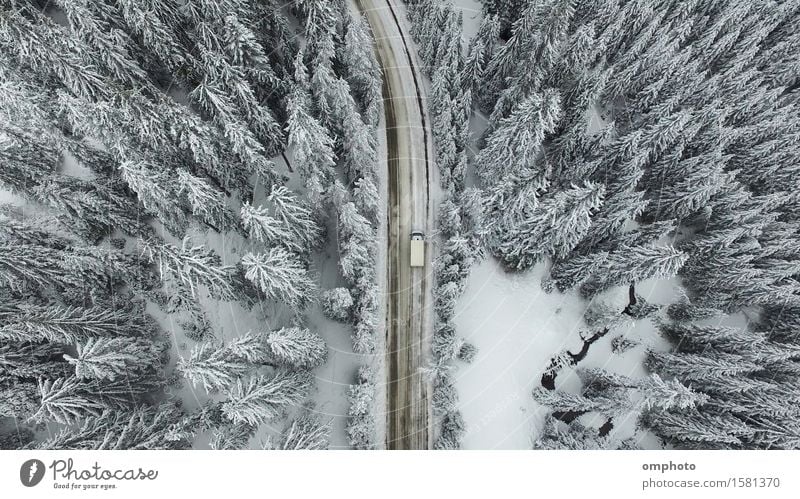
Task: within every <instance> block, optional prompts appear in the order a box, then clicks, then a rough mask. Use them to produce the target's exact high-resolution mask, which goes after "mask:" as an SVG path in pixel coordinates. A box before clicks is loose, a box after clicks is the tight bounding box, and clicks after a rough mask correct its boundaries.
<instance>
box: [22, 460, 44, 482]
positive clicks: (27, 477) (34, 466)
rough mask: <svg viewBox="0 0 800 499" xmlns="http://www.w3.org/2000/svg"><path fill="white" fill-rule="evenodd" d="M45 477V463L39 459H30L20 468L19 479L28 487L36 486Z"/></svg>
mask: <svg viewBox="0 0 800 499" xmlns="http://www.w3.org/2000/svg"><path fill="white" fill-rule="evenodd" d="M42 478H44V463H43V462H41V461H39V460H38V459H28V460H27V461H25V462H24V463H22V466H21V467H20V468H19V481H20V482H22V485H24V486H26V487H35V486H37V485H39V482H41V481H42Z"/></svg>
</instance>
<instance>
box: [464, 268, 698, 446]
mask: <svg viewBox="0 0 800 499" xmlns="http://www.w3.org/2000/svg"><path fill="white" fill-rule="evenodd" d="M545 273H546V264H545V263H541V264H539V265H537V266H536V267H534V268H533V269H532V270H530V271H528V272H526V273H522V274H511V273H506V272H505V271H504V270H503V269H502V267H501V266H500V264H499V263H497V262H496V261H495V260H494V259H492V258H488V259H486V260H484V261H483V262H481V263H480V264H479V265H476V266H475V267H474V268H473V269H472V273H471V275H470V278H469V280H468V282H467V289H466V291H465V293H464V296H463V297H462V298H461V300H460V301H459V304H458V307H457V308H456V317H455V320H454V322H455V324H456V328H457V331H458V333H459V334H460V335H461V336H463V337H464V338H465V339H466V340H467V341H470V342H472V343H474V344H475V346H477V347H478V354H477V356H476V357H475V360H474V361H473V363H472V364H470V365H464V364H462V365H461V366H460V367H459V369H458V370H457V371H456V373H455V376H456V380H457V381H456V386H457V388H458V392H459V397H460V407H459V408H460V409H461V411H462V413H463V415H464V420H465V422H466V425H467V432H466V435H465V437H464V440H463V447H464V448H466V449H528V448H530V447H531V442H532V439H533V438H534V437H535V435H536V432H537V431H538V430H539V429H540V428H541V424H542V422H543V418H544V416H545V414H546V409H544V408H543V407H541V406H539V405H538V404H537V403H535V402H534V400H533V398H532V397H531V391H532V390H533V389H534V388H536V387H539V386H541V385H540V383H541V377H542V373H543V372H544V370H545V368H546V367H547V365H548V363H549V362H550V359H551V358H552V357H553V356H555V355H557V354H558V353H560V352H562V351H563V350H565V349H566V350H569V351H571V352H573V353H577V352H578V351H579V350H580V348H581V346H582V340H581V337H580V333H581V332H582V331H584V332H586V331H590V332H593V331H592V330H591V329H590V328H589V326H588V325H587V324H586V323H585V321H584V319H583V314H584V312H585V311H586V309H587V308H588V306H589V305H590V304H591V302H590V301H587V300H584V299H583V298H581V297H580V296H579V295H578V294H577V292H575V291H570V292H568V293H563V294H562V293H558V292H557V291H554V292H552V293H549V294H548V293H545V292H544V291H543V290H542V289H541V286H540V283H541V280H542V277H543V276H544V275H545ZM636 290H637V293H638V294H639V295H640V296H642V297H644V298H645V299H646V300H647V301H649V302H651V303H656V304H662V305H666V304H669V303H674V302H676V301H678V300H679V299H680V297H681V296H682V289H681V286H680V282H679V280H678V279H669V280H660V281H659V280H649V281H644V282H642V283H640V284H639V285H638V286H637V288H636ZM594 300H597V301H602V302H603V303H607V304H609V305H615V306H618V307H619V308H620V310H621V309H622V308H624V306H625V304H626V303H627V288H623V287H618V288H614V289H611V290H609V291H607V292H605V293H602V294H601V295H599V296H598V297H596V298H595V299H594ZM620 335H624V336H625V337H626V338H627V339H629V340H632V341H634V342H636V343H637V345H636V346H635V347H633V348H632V349H630V350H628V351H626V352H624V353H622V354H617V353H614V352H613V351H612V347H611V342H612V340H613V339H614V338H615V337H617V336H620ZM668 346H669V345H668V344H667V342H666V340H664V339H663V338H661V337H660V336H659V335H658V333H657V331H656V329H655V327H654V324H653V321H652V320H651V319H644V320H640V321H632V322H631V324H630V325H629V326H628V327H624V328H620V329H617V330H615V331H612V332H610V333H609V334H607V335H606V336H604V337H603V338H601V339H600V340H598V341H597V342H595V343H594V344H593V345H592V346H591V348H590V349H589V353H588V355H587V356H586V358H585V359H584V360H583V361H581V362H580V363H579V366H578V367H586V368H588V367H598V368H600V367H602V368H604V369H607V370H610V371H613V372H617V373H621V374H625V375H628V376H632V377H640V376H644V375H646V374H647V373H646V372H645V369H644V367H643V365H642V362H643V360H644V355H645V351H646V349H647V348H653V349H659V350H663V349H666V348H668ZM556 386H557V387H558V389H560V390H567V391H578V390H579V389H580V382H579V380H578V378H577V375H576V374H575V372H574V369H571V368H568V369H564V370H562V371H561V372H560V373H559V375H558V377H557V378H556ZM591 418H592V416H587V420H583V422H584V423H585V424H590V425H592V426H600V425H601V424H602V423H603V422H604V421H599V420H597V421H595V420H591ZM594 419H596V418H594ZM634 423H635V420H634V418H629V419H627V420H621V421H617V422H615V428H614V429H613V430H612V432H616V433H612V436H615V437H618V438H620V439H624V438H628V437H630V436H632V435H633V431H634ZM639 443H640V445H641V446H643V447H645V448H654V447H657V446H658V441H657V440H656V439H655V438H654V437H653V436H652V435H649V434H643V435H642V436H641V437H640V439H639Z"/></svg>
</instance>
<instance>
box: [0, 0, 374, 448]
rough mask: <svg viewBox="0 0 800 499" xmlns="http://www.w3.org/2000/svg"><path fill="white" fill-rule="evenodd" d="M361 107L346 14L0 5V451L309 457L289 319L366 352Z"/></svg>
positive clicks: (354, 32)
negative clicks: (226, 330)
mask: <svg viewBox="0 0 800 499" xmlns="http://www.w3.org/2000/svg"><path fill="white" fill-rule="evenodd" d="M380 85H381V83H380V74H379V69H378V67H377V63H376V61H375V59H374V55H373V50H372V40H371V35H370V33H369V30H368V27H367V26H366V23H365V22H364V21H363V20H361V19H360V18H358V17H357V16H354V15H352V14H351V13H350V11H349V10H348V6H347V4H346V2H344V1H338V0H336V1H326V0H314V1H299V0H298V1H296V2H294V3H293V4H289V5H283V4H282V3H278V2H273V1H271V0H262V1H250V0H224V1H207V0H146V1H138V0H136V1H134V0H107V1H90V0H56V1H36V0H31V1H26V0H0V164H1V165H2V166H1V167H0V195H2V196H3V197H2V201H3V202H4V204H2V207H1V208H0V246H2V248H0V448H20V447H38V448H48V449H74V448H80V449H100V448H102V449H143V448H146V449H152V448H170V449H171V448H186V447H190V446H191V445H192V443H193V442H194V441H195V439H196V438H197V437H198V436H199V435H200V434H205V436H206V437H205V438H207V440H208V442H209V445H210V446H211V447H212V448H216V449H228V448H242V447H247V446H250V447H254V446H255V447H258V446H262V447H264V448H280V449H294V448H312V449H317V448H327V447H328V441H329V438H328V437H329V433H330V422H329V421H328V420H327V417H326V416H325V414H324V413H321V412H319V411H314V410H313V407H312V406H311V404H310V403H307V402H306V401H307V397H308V396H309V395H310V394H311V393H312V392H313V391H314V375H313V371H312V370H313V369H314V368H316V367H318V366H320V365H322V364H323V363H325V361H326V357H327V354H328V348H327V346H326V344H325V341H324V340H323V339H322V337H321V336H320V334H319V332H318V331H315V330H313V329H311V328H309V326H308V324H307V320H306V317H307V311H308V309H309V306H310V305H311V304H312V303H316V302H319V303H320V304H321V306H322V308H323V309H324V312H325V314H326V315H327V316H328V317H330V318H331V319H333V320H337V321H340V322H344V323H346V324H349V325H350V326H351V329H352V331H353V339H352V341H353V349H354V351H355V352H357V353H369V352H372V351H374V350H375V345H376V337H375V330H376V326H377V324H378V317H377V310H378V303H377V301H376V300H377V296H378V293H377V292H376V287H377V283H376V279H375V259H376V252H377V250H376V244H377V242H376V234H377V219H378V216H379V214H380V213H381V207H380V206H379V191H378V185H379V181H378V177H377V171H376V170H377V165H376V161H377V160H376V147H377V139H376V130H377V126H378V120H379V116H380V111H381V101H380V98H381V97H380ZM296 179H297V180H296ZM219 241H223V243H222V244H219ZM331 243H333V244H334V246H335V247H338V249H339V251H338V254H337V255H336V257H337V260H338V267H339V275H340V278H341V279H340V280H341V282H342V285H341V287H337V288H334V289H329V290H324V289H320V284H319V279H318V276H317V271H318V269H316V268H315V264H314V261H315V260H314V258H315V255H317V254H319V253H320V252H321V251H323V249H324V247H326V245H329V244H331ZM228 246H235V247H237V248H242V251H241V253H238V254H237V253H232V252H231V251H230V250H229V249H226V248H227V247H228ZM335 261H336V260H335ZM232 304H235V305H236V306H237V307H241V310H244V311H247V313H253V314H255V315H256V316H257V317H259V324H261V325H262V327H261V329H259V330H253V331H250V332H245V331H242V332H241V334H239V335H238V336H236V337H235V338H233V339H230V337H228V339H224V338H225V336H224V334H223V331H222V329H223V325H221V324H219V323H217V322H215V320H214V318H213V317H212V315H213V314H209V311H213V310H214V309H216V308H218V307H221V306H223V305H224V306H226V307H227V306H233V305H232ZM184 337H185V338H186V339H188V340H189V341H188V344H189V345H190V346H191V348H189V349H188V350H185V351H180V352H179V351H178V350H176V349H175V348H173V347H174V346H175V345H173V343H175V342H180V343H184V340H183V338H184ZM176 352H178V353H177V355H176ZM352 376H353V379H352V383H354V385H353V389H352V390H354V391H355V392H359V390H360V391H361V392H365V393H367V394H368V393H369V389H368V387H369V386H371V385H374V382H375V374H374V372H373V370H371V368H369V366H367V367H365V368H363V369H362V370H361V371H360V372H359V373H356V372H353V373H352ZM181 390H183V392H186V393H189V392H190V393H193V394H194V395H193V397H194V398H195V399H199V400H200V402H201V403H200V405H199V407H198V408H187V407H185V405H184V404H183V402H184V400H183V399H182V397H181V396H180V392H181ZM187 391H188V392H187ZM363 400H364V397H363V396H362V397H361V398H359V397H358V396H357V394H356V395H354V404H359V403H360V404H361V406H358V405H356V406H355V407H354V408H353V409H352V410H351V412H352V414H353V417H352V418H350V423H349V424H350V431H349V433H350V434H351V435H352V437H353V438H352V439H351V443H352V445H354V446H357V447H371V446H374V445H375V436H374V433H375V429H374V416H373V410H372V407H371V406H368V407H366V408H365V407H363ZM265 423H269V425H267V426H269V429H270V431H269V432H267V434H264V433H263V432H262V433H259V438H258V439H259V440H260V441H258V442H257V441H256V440H257V439H256V438H254V435H256V433H257V431H258V430H259V428H262V429H263V428H264V424H265ZM265 435H266V436H265Z"/></svg>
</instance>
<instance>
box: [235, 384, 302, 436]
mask: <svg viewBox="0 0 800 499" xmlns="http://www.w3.org/2000/svg"><path fill="white" fill-rule="evenodd" d="M311 383H312V376H311V375H310V374H309V373H307V372H302V371H294V372H288V371H280V372H278V373H277V374H275V375H274V376H271V377H269V376H262V375H259V376H253V377H251V378H249V379H248V380H243V379H242V378H239V379H238V380H237V381H236V382H235V383H234V384H233V386H232V387H231V388H230V390H229V392H228V400H227V401H225V402H223V404H222V413H223V414H224V415H225V417H227V418H228V419H230V420H231V421H232V422H233V423H234V424H238V423H248V424H250V425H253V426H258V425H260V424H262V423H264V422H267V421H269V420H271V419H274V418H275V417H278V416H279V415H280V414H282V413H283V412H284V411H286V410H289V409H291V408H292V407H293V406H297V405H299V404H300V403H301V402H302V401H303V399H304V398H305V397H306V395H307V393H308V391H309V388H310V386H311Z"/></svg>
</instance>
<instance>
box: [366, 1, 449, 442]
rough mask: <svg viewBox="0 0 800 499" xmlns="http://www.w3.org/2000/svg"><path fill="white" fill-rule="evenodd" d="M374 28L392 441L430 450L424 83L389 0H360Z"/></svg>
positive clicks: (430, 229) (428, 167) (429, 214)
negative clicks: (422, 250)
mask: <svg viewBox="0 0 800 499" xmlns="http://www.w3.org/2000/svg"><path fill="white" fill-rule="evenodd" d="M356 3H357V5H358V8H359V10H360V11H361V12H362V13H364V14H365V15H366V17H367V20H368V22H369V24H370V26H371V28H372V31H373V35H374V37H375V42H376V52H377V54H376V55H377V58H378V62H379V63H380V65H381V68H382V70H383V98H384V112H385V115H386V116H385V117H386V144H387V165H388V172H389V175H388V179H389V186H388V189H389V210H388V211H387V216H388V221H387V223H388V230H387V234H388V251H387V258H386V261H387V283H388V284H387V285H388V294H387V296H388V303H387V306H386V335H387V337H386V372H387V378H388V379H387V390H386V397H387V400H386V402H387V410H386V418H387V419H386V448H387V449H429V448H431V440H432V432H431V431H430V428H429V427H430V421H431V419H432V418H431V407H430V393H431V391H432V387H431V384H430V382H429V381H428V380H427V379H426V377H425V376H424V375H423V374H422V372H421V370H420V368H421V367H424V366H425V364H426V362H427V359H428V358H429V356H430V334H427V333H428V332H429V331H432V324H433V319H432V314H431V307H430V306H429V305H430V303H431V296H430V287H429V285H428V276H429V273H430V269H431V253H432V252H431V249H430V244H427V245H426V246H428V248H427V250H426V255H425V266H424V267H419V268H412V267H411V266H410V234H411V231H412V230H421V231H424V232H425V234H427V235H430V234H432V233H433V216H432V211H431V210H430V197H431V195H430V186H431V185H433V181H434V179H433V178H431V175H433V171H432V170H433V169H432V168H431V165H430V161H429V156H430V153H431V151H430V144H431V141H430V140H431V139H430V137H429V136H428V133H429V132H428V130H427V129H426V126H425V120H426V115H425V107H424V102H425V97H424V92H425V88H424V86H423V85H422V78H421V75H420V74H419V72H418V70H417V69H416V68H415V65H414V63H415V57H414V56H413V53H412V50H413V47H412V46H410V43H411V42H410V39H407V37H408V35H407V34H406V33H404V29H403V26H402V24H401V22H400V18H399V16H401V15H403V14H402V12H401V11H400V10H399V8H398V7H397V6H395V5H393V2H392V1H391V0H357V2H356Z"/></svg>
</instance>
